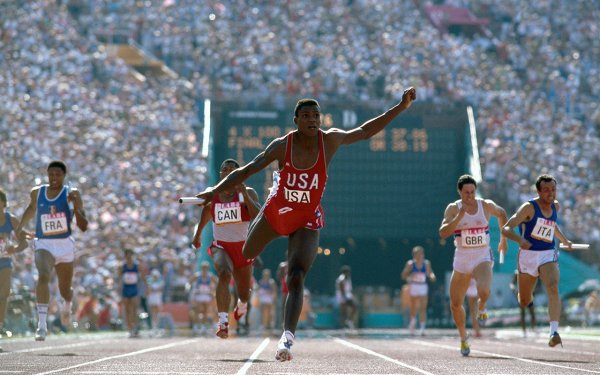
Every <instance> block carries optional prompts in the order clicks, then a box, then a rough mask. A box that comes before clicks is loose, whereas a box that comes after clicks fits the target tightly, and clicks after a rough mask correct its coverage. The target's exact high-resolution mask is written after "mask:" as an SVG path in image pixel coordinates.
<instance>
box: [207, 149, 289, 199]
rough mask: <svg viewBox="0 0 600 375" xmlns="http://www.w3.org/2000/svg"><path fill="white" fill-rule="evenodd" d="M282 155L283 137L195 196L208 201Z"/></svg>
mask: <svg viewBox="0 0 600 375" xmlns="http://www.w3.org/2000/svg"><path fill="white" fill-rule="evenodd" d="M283 155H285V137H281V138H277V139H275V140H274V141H273V142H271V144H270V145H269V146H267V148H266V149H265V150H264V151H263V152H261V153H260V154H258V155H257V156H256V157H255V158H254V160H252V161H251V162H250V163H248V164H246V165H244V166H242V167H240V168H238V169H236V170H234V171H232V172H231V173H230V174H228V175H227V177H225V178H224V179H222V180H221V181H220V182H219V183H218V184H216V185H215V186H213V187H208V188H206V189H205V190H204V191H203V192H201V193H198V194H196V197H198V198H202V199H204V200H205V202H206V203H208V202H210V201H211V200H212V199H213V197H214V196H215V194H217V193H220V192H221V191H223V190H227V189H232V188H233V187H234V186H236V185H240V184H241V183H243V182H244V181H246V179H247V178H248V177H250V176H252V175H253V174H255V173H257V172H259V171H262V170H263V169H265V168H266V167H267V166H268V165H269V164H271V163H272V162H273V161H275V160H278V158H279V157H281V159H283ZM206 203H205V204H206Z"/></svg>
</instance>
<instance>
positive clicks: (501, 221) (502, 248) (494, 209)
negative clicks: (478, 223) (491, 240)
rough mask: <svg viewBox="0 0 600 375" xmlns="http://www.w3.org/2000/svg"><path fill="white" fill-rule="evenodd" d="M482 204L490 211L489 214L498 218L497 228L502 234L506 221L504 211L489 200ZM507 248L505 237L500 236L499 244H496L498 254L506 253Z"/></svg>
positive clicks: (506, 217)
mask: <svg viewBox="0 0 600 375" xmlns="http://www.w3.org/2000/svg"><path fill="white" fill-rule="evenodd" d="M484 202H485V205H486V206H487V207H488V209H489V210H490V214H491V215H493V216H496V217H497V218H498V226H499V227H500V233H502V228H503V227H504V226H505V225H506V222H507V221H508V216H507V215H506V211H505V210H504V208H502V207H500V206H498V205H497V204H496V202H494V201H493V200H491V199H486V200H485V201H484ZM507 248H508V244H507V243H506V237H505V236H504V235H503V234H501V235H500V242H499V243H498V252H500V253H506V249H507Z"/></svg>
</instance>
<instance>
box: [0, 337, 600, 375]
mask: <svg viewBox="0 0 600 375" xmlns="http://www.w3.org/2000/svg"><path fill="white" fill-rule="evenodd" d="M540 330H541V329H540ZM561 336H562V338H563V343H564V345H565V346H564V348H560V347H558V348H549V347H548V346H547V338H546V334H545V330H544V332H543V333H539V334H537V335H534V336H531V335H530V337H528V338H523V337H521V335H520V334H519V331H517V330H491V329H488V330H485V331H484V337H483V338H480V339H472V340H471V355H470V356H469V357H462V356H461V355H460V353H459V343H458V339H457V337H456V334H455V332H454V331H452V330H429V331H428V332H427V336H425V337H412V336H409V335H408V334H407V331H406V330H354V331H346V332H344V331H299V332H298V337H297V341H296V344H295V345H294V347H293V351H292V353H293V355H294V359H293V360H292V361H291V362H286V363H280V362H277V361H275V359H274V353H275V348H276V345H277V341H278V338H277V337H258V336H255V337H231V338H229V339H227V340H221V339H218V338H213V337H199V338H190V337H174V338H150V337H147V336H144V335H142V338H139V339H128V338H126V335H125V333H123V332H107V333H98V334H68V335H60V336H56V335H55V336H49V337H48V338H47V340H46V341H45V342H35V341H33V338H13V339H8V340H6V339H5V340H1V341H0V345H1V346H2V348H3V350H4V352H2V353H0V374H116V375H119V374H128V375H129V374H131V375H136V374H140V375H141V374H273V375H275V374H278V375H282V374H371V375H373V374H511V375H515V374H600V332H598V331H576V332H575V331H572V332H571V333H567V332H566V331H563V333H561Z"/></svg>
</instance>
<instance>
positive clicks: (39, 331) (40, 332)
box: [35, 328, 48, 341]
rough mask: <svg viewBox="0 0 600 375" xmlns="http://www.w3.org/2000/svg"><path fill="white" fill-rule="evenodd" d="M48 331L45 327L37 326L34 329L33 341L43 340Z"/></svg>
mask: <svg viewBox="0 0 600 375" xmlns="http://www.w3.org/2000/svg"><path fill="white" fill-rule="evenodd" d="M47 334H48V332H47V331H46V330H45V329H41V328H38V329H37V330H36V331H35V341H45V340H46V335H47Z"/></svg>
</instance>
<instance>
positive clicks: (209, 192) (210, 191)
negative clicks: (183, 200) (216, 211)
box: [196, 187, 215, 206]
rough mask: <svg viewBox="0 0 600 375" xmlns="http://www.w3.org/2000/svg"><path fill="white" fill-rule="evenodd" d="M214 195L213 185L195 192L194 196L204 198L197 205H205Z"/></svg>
mask: <svg viewBox="0 0 600 375" xmlns="http://www.w3.org/2000/svg"><path fill="white" fill-rule="evenodd" d="M214 197H215V193H214V188H213V187H208V188H206V189H205V190H204V191H203V192H200V193H198V194H196V198H202V199H204V203H202V204H199V205H198V206H206V205H207V204H209V203H210V202H211V201H212V200H213V198H214Z"/></svg>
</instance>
